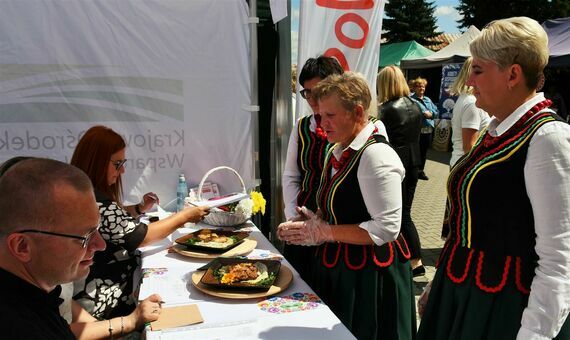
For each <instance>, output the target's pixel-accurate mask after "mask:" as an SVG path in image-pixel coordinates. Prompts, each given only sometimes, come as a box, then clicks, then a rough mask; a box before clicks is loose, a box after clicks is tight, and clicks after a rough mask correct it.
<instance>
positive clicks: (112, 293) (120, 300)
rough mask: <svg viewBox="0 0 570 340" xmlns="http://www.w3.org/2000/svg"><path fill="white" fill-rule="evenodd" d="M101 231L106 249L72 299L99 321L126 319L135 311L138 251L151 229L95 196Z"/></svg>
mask: <svg viewBox="0 0 570 340" xmlns="http://www.w3.org/2000/svg"><path fill="white" fill-rule="evenodd" d="M96 198H97V204H98V205H99V213H100V214H101V227H100V228H99V232H100V233H101V236H102V237H103V239H104V240H105V243H106V245H107V247H106V248H105V250H104V251H100V252H97V253H95V256H94V258H93V260H94V263H93V265H92V266H91V271H90V272H89V275H88V276H87V278H86V279H85V280H84V281H83V280H82V281H80V282H75V285H74V286H75V287H74V296H73V298H74V299H75V300H76V301H77V302H78V303H79V304H80V305H81V306H82V307H83V308H85V310H87V311H88V312H89V313H90V314H91V315H93V316H94V317H96V318H97V319H100V320H102V319H109V318H113V317H116V316H122V315H127V314H129V313H131V312H132V311H133V310H134V308H135V306H136V305H135V302H136V297H134V296H133V275H134V273H135V271H136V270H138V267H139V266H140V252H139V251H138V250H137V248H138V247H139V246H140V244H141V243H142V241H143V240H144V238H145V236H146V233H147V230H148V226H147V225H146V224H144V223H138V222H137V221H136V220H135V219H134V218H133V217H132V216H131V215H130V214H129V213H128V212H127V211H126V210H125V209H123V208H122V207H121V206H120V205H119V204H117V202H114V201H113V200H111V199H110V198H108V197H107V196H106V195H104V194H102V193H100V192H96Z"/></svg>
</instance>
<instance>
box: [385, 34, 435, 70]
mask: <svg viewBox="0 0 570 340" xmlns="http://www.w3.org/2000/svg"><path fill="white" fill-rule="evenodd" d="M433 53H434V52H433V51H432V50H430V49H428V48H425V47H423V46H422V45H420V44H418V43H417V42H415V41H414V40H410V41H405V42H399V43H393V44H382V45H380V64H379V65H378V66H379V67H380V68H382V67H385V66H388V65H396V66H400V60H402V59H416V58H423V57H427V56H429V55H430V54H433Z"/></svg>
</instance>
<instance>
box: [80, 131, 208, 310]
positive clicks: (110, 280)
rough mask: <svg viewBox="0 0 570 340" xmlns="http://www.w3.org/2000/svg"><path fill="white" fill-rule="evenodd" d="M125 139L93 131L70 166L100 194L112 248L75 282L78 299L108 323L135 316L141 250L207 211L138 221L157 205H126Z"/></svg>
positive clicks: (104, 232) (149, 198) (149, 199)
mask: <svg viewBox="0 0 570 340" xmlns="http://www.w3.org/2000/svg"><path fill="white" fill-rule="evenodd" d="M125 148H126V144H125V141H124V140H123V138H122V137H121V136H120V135H119V134H118V133H116V132H115V131H113V130H111V129H110V128H108V127H105V126H94V127H92V128H90V129H89V130H87V132H85V135H83V137H82V138H81V139H80V140H79V143H78V144H77V147H76V148H75V151H74V153H73V156H72V158H71V164H72V165H75V166H76V167H78V168H80V169H81V170H83V171H84V172H85V173H86V174H87V175H88V176H89V178H90V179H91V182H92V183H93V187H94V189H95V196H96V199H97V204H98V205H99V213H100V214H101V222H100V223H101V225H100V228H99V233H101V236H103V239H104V240H105V243H106V244H107V248H106V249H105V250H104V251H101V252H97V253H96V254H95V257H94V258H93V260H94V264H93V265H92V266H91V272H90V273H89V276H88V277H87V278H86V279H85V281H82V282H76V283H75V290H74V297H73V298H74V299H75V300H77V302H79V304H81V306H82V307H83V308H84V309H85V310H87V311H88V312H89V313H91V314H92V315H93V316H94V317H96V318H97V319H109V318H112V317H115V316H123V315H127V314H129V313H131V312H132V311H133V310H134V308H135V297H134V296H133V274H134V273H135V271H136V269H137V267H138V266H139V264H140V261H139V259H140V253H139V252H138V250H137V248H139V247H142V246H146V245H148V244H150V243H153V242H156V241H158V240H161V239H163V238H165V237H166V236H168V235H170V234H171V233H172V232H174V231H175V230H176V229H178V228H179V227H181V226H183V225H184V223H186V222H198V221H200V220H201V219H202V218H203V217H204V216H205V215H206V214H208V212H209V208H208V207H192V208H186V209H184V210H182V211H180V212H178V213H176V214H174V215H172V216H170V217H168V218H166V219H163V220H160V221H157V222H153V223H150V224H148V225H147V224H145V223H140V222H138V221H137V219H136V217H138V216H139V215H141V214H143V213H144V212H145V211H147V210H148V209H150V208H151V207H152V205H153V204H154V202H155V201H154V197H156V196H155V195H154V194H152V193H147V194H145V195H144V197H143V200H142V202H141V203H139V204H137V205H134V206H124V205H123V204H122V203H121V202H122V187H121V175H122V174H123V173H124V172H125V168H124V165H125V162H126V159H125Z"/></svg>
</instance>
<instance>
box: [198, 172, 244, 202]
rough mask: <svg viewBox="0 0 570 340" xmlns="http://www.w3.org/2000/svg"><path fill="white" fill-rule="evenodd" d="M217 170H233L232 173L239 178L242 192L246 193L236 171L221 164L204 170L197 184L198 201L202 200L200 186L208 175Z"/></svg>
mask: <svg viewBox="0 0 570 340" xmlns="http://www.w3.org/2000/svg"><path fill="white" fill-rule="evenodd" d="M218 170H229V171H231V172H233V174H234V175H235V176H236V177H237V178H238V179H239V181H240V183H241V187H242V192H243V193H244V194H245V193H247V192H246V190H245V184H244V183H243V179H242V178H241V176H240V175H239V174H238V172H237V171H235V170H234V169H232V168H230V167H229V166H223V165H222V166H218V167H215V168H213V169H211V170H210V171H208V172H206V174H205V175H204V177H202V180H201V181H200V185H199V186H198V201H200V202H201V201H202V187H203V186H204V182H206V179H207V178H208V176H210V175H211V174H212V173H213V172H216V171H218Z"/></svg>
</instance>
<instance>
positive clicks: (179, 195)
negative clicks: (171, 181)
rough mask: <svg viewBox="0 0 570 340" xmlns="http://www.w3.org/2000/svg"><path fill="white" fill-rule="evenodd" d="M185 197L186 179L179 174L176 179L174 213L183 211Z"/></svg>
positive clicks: (186, 191)
mask: <svg viewBox="0 0 570 340" xmlns="http://www.w3.org/2000/svg"><path fill="white" fill-rule="evenodd" d="M186 195H188V186H187V185H186V178H184V174H180V176H179V177H178V186H177V187H176V211H181V210H182V209H184V199H185V198H186Z"/></svg>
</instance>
